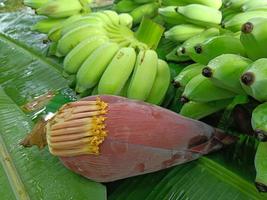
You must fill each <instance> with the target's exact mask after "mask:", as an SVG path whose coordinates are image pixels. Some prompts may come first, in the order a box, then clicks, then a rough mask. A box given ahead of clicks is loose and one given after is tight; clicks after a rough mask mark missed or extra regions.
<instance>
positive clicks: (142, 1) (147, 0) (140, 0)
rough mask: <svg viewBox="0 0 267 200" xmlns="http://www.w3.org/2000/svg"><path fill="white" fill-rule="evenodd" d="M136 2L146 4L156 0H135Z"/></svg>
mask: <svg viewBox="0 0 267 200" xmlns="http://www.w3.org/2000/svg"><path fill="white" fill-rule="evenodd" d="M133 1H134V2H135V3H138V4H145V3H151V2H154V1H155V0H133Z"/></svg>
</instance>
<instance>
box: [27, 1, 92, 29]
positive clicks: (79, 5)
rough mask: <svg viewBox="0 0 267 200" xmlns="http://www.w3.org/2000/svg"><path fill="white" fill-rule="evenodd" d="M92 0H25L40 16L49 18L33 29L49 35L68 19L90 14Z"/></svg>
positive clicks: (38, 23)
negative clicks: (54, 28)
mask: <svg viewBox="0 0 267 200" xmlns="http://www.w3.org/2000/svg"><path fill="white" fill-rule="evenodd" d="M91 1H92V0H24V1H23V2H24V4H25V5H26V6H29V7H31V8H33V9H35V11H36V13H37V14H38V15H44V16H46V17H47V18H45V19H43V20H41V21H39V22H37V23H36V24H35V25H34V26H33V27H32V29H33V30H36V31H39V32H41V33H48V32H49V31H50V30H51V29H52V28H53V27H55V26H59V25H60V24H62V23H63V22H64V21H65V20H66V19H67V18H68V17H71V16H73V15H81V14H86V13H89V12H90V7H89V5H90V3H91Z"/></svg>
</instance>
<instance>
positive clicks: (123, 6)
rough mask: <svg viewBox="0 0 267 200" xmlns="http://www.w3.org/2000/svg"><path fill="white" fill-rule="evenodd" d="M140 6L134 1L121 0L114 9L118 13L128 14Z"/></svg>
mask: <svg viewBox="0 0 267 200" xmlns="http://www.w3.org/2000/svg"><path fill="white" fill-rule="evenodd" d="M138 6H140V5H139V4H138V3H136V2H134V1H133V0H121V1H119V2H118V3H116V4H114V6H113V9H114V10H115V11H116V12H118V13H128V12H131V11H132V10H134V9H135V8H137V7H138Z"/></svg>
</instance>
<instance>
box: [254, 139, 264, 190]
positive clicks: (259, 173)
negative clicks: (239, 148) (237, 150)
mask: <svg viewBox="0 0 267 200" xmlns="http://www.w3.org/2000/svg"><path fill="white" fill-rule="evenodd" d="M254 163H255V168H256V179H255V185H256V187H257V189H258V191H259V192H267V142H260V143H259V145H258V148H257V152H256V155H255V160H254Z"/></svg>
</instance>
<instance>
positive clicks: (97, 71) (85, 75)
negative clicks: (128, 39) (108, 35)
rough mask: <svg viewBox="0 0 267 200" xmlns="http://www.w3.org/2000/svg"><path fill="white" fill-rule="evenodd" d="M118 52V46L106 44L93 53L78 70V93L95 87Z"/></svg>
mask: <svg viewBox="0 0 267 200" xmlns="http://www.w3.org/2000/svg"><path fill="white" fill-rule="evenodd" d="M118 50H119V46H118V44H116V43H104V44H103V45H101V46H100V47H98V48H97V49H96V50H95V51H94V52H93V53H91V54H90V56H89V57H88V58H87V59H86V60H85V61H84V63H83V64H82V66H81V67H80V69H79V70H78V73H77V85H76V88H75V90H76V92H78V93H81V92H84V91H85V90H87V89H90V88H93V87H95V85H97V83H98V81H99V80H100V78H101V76H102V74H103V73H104V71H105V69H106V67H107V66H108V64H109V63H110V61H111V59H112V58H113V57H114V55H115V54H116V53H117V51H118Z"/></svg>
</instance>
